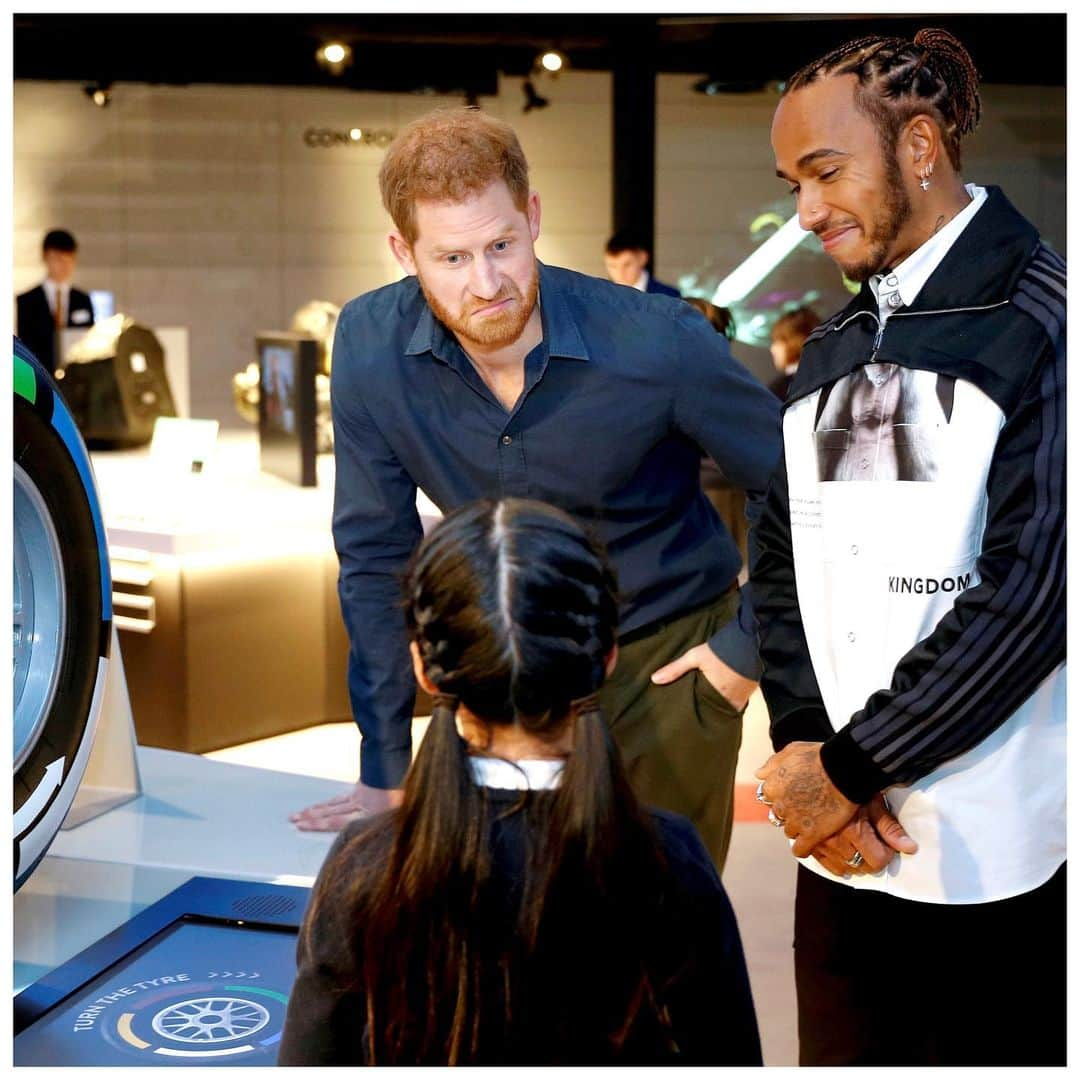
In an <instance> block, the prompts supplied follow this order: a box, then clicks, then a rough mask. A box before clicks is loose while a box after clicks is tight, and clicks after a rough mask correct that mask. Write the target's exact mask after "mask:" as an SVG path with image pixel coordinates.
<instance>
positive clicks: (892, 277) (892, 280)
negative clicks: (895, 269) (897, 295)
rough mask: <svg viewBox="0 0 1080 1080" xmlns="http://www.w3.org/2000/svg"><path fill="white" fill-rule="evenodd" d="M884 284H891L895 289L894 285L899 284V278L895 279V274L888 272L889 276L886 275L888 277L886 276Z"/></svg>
mask: <svg viewBox="0 0 1080 1080" xmlns="http://www.w3.org/2000/svg"><path fill="white" fill-rule="evenodd" d="M885 284H886V285H891V286H892V287H893V288H894V289H895V288H896V286H897V285H899V284H900V282H899V280H898V279H897V277H896V275H895V274H890V275H889V276H888V277H887V278H886V279H885Z"/></svg>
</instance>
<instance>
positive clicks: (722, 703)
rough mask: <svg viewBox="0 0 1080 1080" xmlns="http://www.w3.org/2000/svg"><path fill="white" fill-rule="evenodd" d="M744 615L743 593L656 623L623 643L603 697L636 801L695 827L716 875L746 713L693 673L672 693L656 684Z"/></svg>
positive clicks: (723, 855)
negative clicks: (662, 673) (664, 670)
mask: <svg viewBox="0 0 1080 1080" xmlns="http://www.w3.org/2000/svg"><path fill="white" fill-rule="evenodd" d="M738 607H739V593H738V591H737V590H732V591H731V592H728V593H725V594H724V595H723V596H722V597H720V598H719V599H718V600H716V601H714V602H713V603H712V604H709V605H707V606H705V607H702V608H698V609H697V610H695V611H691V612H689V613H687V614H685V615H682V616H679V617H677V618H674V619H671V620H670V621H667V622H662V623H658V624H657V625H656V626H655V628H654V629H653V630H652V632H650V633H648V634H647V635H646V636H644V637H635V636H634V635H633V634H631V635H630V638H631V640H630V641H629V642H628V643H626V644H623V643H622V642H620V643H619V660H618V664H617V665H616V667H615V670H614V671H613V672H612V673H611V675H610V676H609V677H608V680H607V682H606V683H605V684H604V686H603V688H602V689H601V692H600V701H601V704H602V705H603V707H604V711H605V713H606V715H607V718H608V724H609V726H610V728H611V733H612V735H613V736H614V738H615V742H616V744H617V745H618V747H619V750H620V751H621V752H622V758H623V763H624V765H625V767H626V770H627V773H628V774H629V776H630V782H631V784H632V785H633V788H634V791H635V793H636V794H637V797H638V798H639V799H640V800H641V801H642V802H643V803H645V804H646V805H647V806H658V807H660V808H661V809H664V810H673V811H675V812H676V813H679V814H684V815H685V816H686V817H688V818H689V819H690V820H691V821H692V822H693V823H694V825H696V826H697V830H698V832H699V833H700V834H701V838H702V840H704V841H705V847H706V848H707V849H708V851H709V853H710V854H711V855H712V857H713V861H714V862H715V863H716V867H717V869H718V870H723V867H724V859H725V858H726V856H727V850H728V843H729V841H730V840H731V823H732V812H733V805H732V804H733V801H734V788H735V763H736V760H737V758H738V756H739V744H740V743H741V742H742V710H737V709H735V708H734V707H733V706H732V705H730V704H729V703H728V701H727V700H726V699H725V698H724V697H723V695H721V694H720V693H718V692H717V691H716V690H715V689H713V687H712V685H711V684H710V683H709V681H708V680H707V679H706V678H705V676H704V675H702V674H701V672H700V671H697V670H694V671H691V672H688V673H687V674H686V675H684V676H683V677H682V678H681V679H677V680H676V681H675V682H673V683H669V684H668V685H666V686H656V685H655V684H653V683H652V682H650V676H651V675H652V673H653V672H654V671H656V670H657V668H661V667H663V666H664V665H665V664H667V663H669V662H670V661H671V660H674V659H676V658H677V657H679V656H681V655H682V654H683V653H684V652H686V650H687V649H689V648H691V647H693V646H694V645H700V644H701V643H702V642H704V641H708V639H709V638H710V637H711V636H712V635H713V634H714V633H715V632H716V631H717V630H718V629H719V628H720V627H721V626H723V625H724V624H725V623H726V622H728V620H729V619H731V618H733V617H734V615H735V613H736V611H737V610H738Z"/></svg>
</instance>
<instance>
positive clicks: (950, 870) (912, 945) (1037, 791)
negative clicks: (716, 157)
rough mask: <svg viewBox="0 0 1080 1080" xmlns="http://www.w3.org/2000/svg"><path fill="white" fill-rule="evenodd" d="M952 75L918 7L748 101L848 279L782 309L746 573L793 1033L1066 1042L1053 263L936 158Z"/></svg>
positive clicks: (909, 1055)
mask: <svg viewBox="0 0 1080 1080" xmlns="http://www.w3.org/2000/svg"><path fill="white" fill-rule="evenodd" d="M977 86H978V79H977V75H976V72H975V69H974V65H973V64H972V61H971V58H970V57H969V56H968V54H967V52H966V51H965V50H964V48H963V46H962V45H961V44H960V43H959V42H958V41H957V40H956V39H955V38H953V37H952V36H950V35H949V34H947V33H945V32H944V31H938V30H924V31H921V32H920V33H919V34H917V35H916V36H915V39H914V41H907V40H904V39H900V38H883V37H876V38H865V39H862V40H859V41H855V42H852V43H851V44H849V45H846V46H844V47H843V48H841V49H838V50H836V51H835V52H833V53H830V54H829V55H828V56H826V57H824V58H823V59H821V60H818V61H816V62H815V63H813V64H810V65H808V66H807V67H805V68H803V69H802V70H801V71H799V72H798V73H797V74H796V75H795V76H793V77H792V79H791V80H790V81H789V82H788V84H787V87H786V89H785V93H784V96H783V98H782V99H781V102H780V105H779V106H778V108H777V110H776V115H775V118H774V121H773V128H772V139H773V149H774V151H775V154H776V163H777V173H778V175H779V176H780V177H781V178H783V179H784V180H785V181H787V183H788V184H789V185H790V187H791V191H792V193H793V195H794V197H795V202H796V206H797V208H798V213H799V218H800V221H801V223H802V224H803V226H804V227H805V228H807V229H810V230H813V232H814V233H816V234H817V236H818V237H819V238H820V240H821V242H822V245H823V246H824V248H825V250H826V252H827V253H828V254H829V255H830V256H831V257H832V258H833V259H834V260H835V261H836V262H837V263H838V264H839V266H840V267H841V268H842V269H843V271H844V273H845V274H847V276H848V277H850V278H853V279H855V280H858V281H861V282H862V283H863V284H862V290H861V292H860V293H859V294H858V296H857V297H856V298H855V299H854V300H853V301H852V303H851V304H849V305H848V307H847V308H845V309H844V310H843V311H841V312H840V313H839V314H838V315H836V316H834V317H833V318H832V319H830V320H828V321H827V322H826V323H825V324H824V325H823V326H821V327H819V328H818V329H817V330H816V331H815V332H814V333H812V334H811V335H810V337H809V338H808V339H807V341H806V344H805V347H804V351H803V356H802V362H801V364H800V366H799V370H798V372H797V374H796V376H795V379H794V382H793V385H792V387H791V390H790V393H789V396H788V399H787V402H786V404H785V407H784V414H783V447H784V453H783V458H782V460H781V463H780V465H779V467H778V469H777V471H776V473H775V474H774V476H773V480H772V484H771V486H770V489H769V494H768V497H767V500H766V507H765V510H764V513H763V516H762V519H761V523H760V527H759V529H758V532H757V540H758V543H759V551H758V558H757V562H756V566H755V570H754V573H753V576H752V580H753V584H754V589H755V596H756V611H757V615H758V618H759V622H760V647H761V654H762V659H763V662H764V665H765V672H764V675H763V678H762V690H763V692H764V694H765V698H766V701H767V703H768V706H769V712H770V719H771V735H772V740H773V744H774V747H775V749H776V753H775V754H774V755H773V756H772V757H771V758H770V759H769V760H768V761H767V762H766V763H765V764H764V765H763V766H762V768H761V769H760V770H759V771H758V773H757V775H758V777H759V778H760V779H761V784H760V785H759V789H758V797H759V799H761V800H762V801H763V802H765V803H767V804H768V805H769V806H770V815H771V818H772V819H773V820H774V823H776V824H778V825H780V826H781V827H783V829H784V831H785V833H786V834H787V836H788V837H790V838H791V839H792V840H793V841H794V843H793V847H792V851H793V854H794V855H795V856H796V857H797V858H799V859H800V860H801V864H800V866H799V870H798V884H797V890H796V902H795V967H796V982H797V989H798V1001H799V1037H800V1060H801V1061H802V1062H803V1063H804V1064H818V1065H821V1064H841V1063H843V1064H892V1065H896V1064H905V1063H918V1064H932V1063H937V1064H953V1065H975V1064H997V1065H1002V1064H1028V1065H1034V1064H1064V1061H1065V1042H1064V1040H1065V1011H1064V1002H1065V966H1064V960H1065V950H1064V948H1063V943H1064V932H1065V921H1064V919H1065V907H1064V903H1065V817H1064V812H1065V764H1064V762H1065V693H1064V692H1065V561H1064V553H1065V489H1064V480H1065V427H1064V422H1065V264H1064V262H1063V261H1062V260H1061V259H1060V258H1059V257H1058V256H1057V255H1056V254H1054V253H1053V252H1052V251H1051V250H1050V249H1049V248H1048V247H1047V246H1046V245H1045V244H1044V243H1043V242H1042V241H1041V240H1040V238H1039V235H1038V233H1037V232H1036V230H1035V228H1034V227H1033V226H1032V225H1031V224H1030V223H1029V222H1027V221H1026V220H1025V219H1024V218H1023V217H1022V216H1021V215H1020V214H1019V213H1018V212H1017V211H1016V210H1015V209H1014V208H1013V206H1012V205H1011V204H1010V203H1009V201H1008V200H1007V199H1006V197H1005V196H1004V194H1003V193H1002V192H1001V191H1000V190H999V189H997V188H994V187H988V188H986V189H984V188H981V187H978V186H976V185H974V184H965V183H964V182H963V180H962V179H961V176H960V140H961V138H962V137H963V136H964V135H966V134H968V133H969V132H971V131H972V130H973V129H974V127H975V125H976V123H977V122H978V119H979V96H978V89H977ZM886 798H887V799H888V802H887V803H886V801H885V800H886ZM886 808H889V809H891V811H892V813H894V814H895V815H896V819H898V820H899V822H900V826H898V825H897V824H896V819H893V818H891V817H888V816H885V815H886ZM946 965H947V966H946Z"/></svg>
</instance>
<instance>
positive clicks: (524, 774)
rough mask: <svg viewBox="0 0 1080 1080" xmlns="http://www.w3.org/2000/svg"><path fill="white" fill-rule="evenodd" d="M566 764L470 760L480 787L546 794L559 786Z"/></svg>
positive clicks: (550, 760) (546, 760)
mask: <svg viewBox="0 0 1080 1080" xmlns="http://www.w3.org/2000/svg"><path fill="white" fill-rule="evenodd" d="M565 767H566V762H565V761H560V760H556V759H553V758H523V759H522V760H520V761H507V760H506V759H505V758H493V757H474V756H471V757H470V758H469V768H470V769H471V770H472V775H473V781H474V782H475V783H476V784H478V785H479V786H480V787H492V788H510V789H512V790H514V791H546V790H549V789H551V788H557V787H558V786H559V782H560V778H561V777H562V771H563V769H564V768H565Z"/></svg>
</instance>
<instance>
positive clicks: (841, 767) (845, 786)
mask: <svg viewBox="0 0 1080 1080" xmlns="http://www.w3.org/2000/svg"><path fill="white" fill-rule="evenodd" d="M821 765H822V768H824V770H825V772H826V774H827V775H828V777H829V779H830V780H831V781H832V782H833V783H834V784H835V785H836V787H837V788H838V789H839V790H840V794H841V795H843V796H844V797H845V798H847V799H850V800H851V801H852V802H853V803H858V804H859V805H860V806H861V805H862V804H863V803H866V802H869V801H870V800H871V799H872V798H873V797H874V796H875V795H876V794H877V793H878V792H879V791H884V790H885V788H887V787H890V786H891V785H892V784H893V780H892V778H891V777H890V776H889V774H888V773H886V772H885V771H884V770H882V769H881V768H879V767H878V765H877V764H876V763H875V762H874V760H873V759H872V758H871V757H870V755H869V754H868V753H867V752H866V751H865V750H863V749H862V747H861V746H859V744H858V743H857V742H856V741H855V739H854V737H853V736H852V734H851V725H850V724H848V726H847V727H844V728H841V729H840V730H839V731H838V732H837V733H836V734H835V735H833V736H832V738H830V739H828V740H827V741H826V742H825V743H824V745H823V746H822V747H821Z"/></svg>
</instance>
